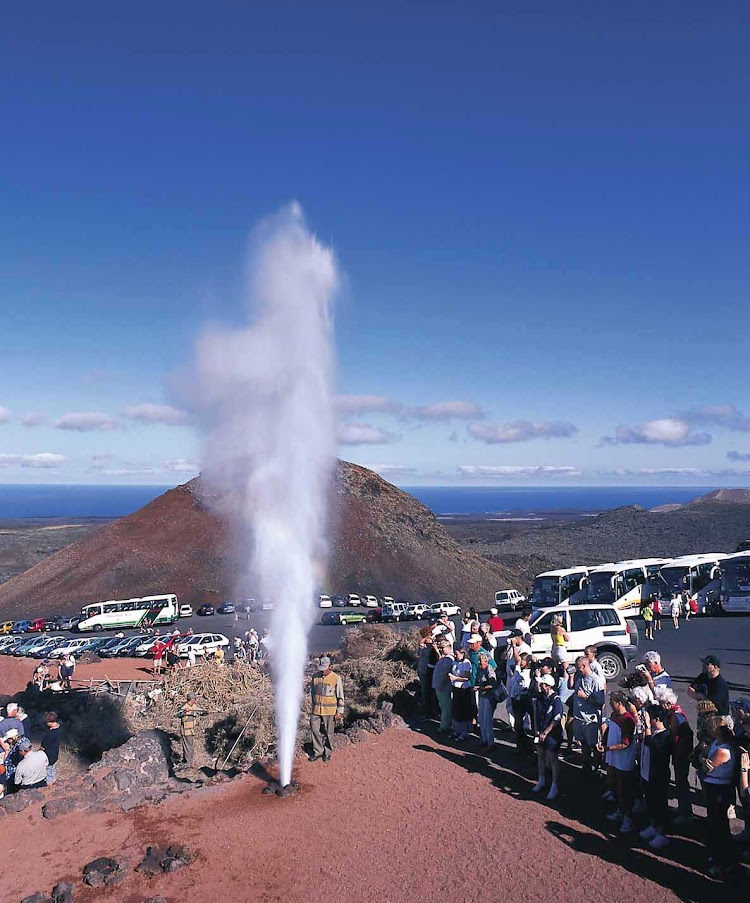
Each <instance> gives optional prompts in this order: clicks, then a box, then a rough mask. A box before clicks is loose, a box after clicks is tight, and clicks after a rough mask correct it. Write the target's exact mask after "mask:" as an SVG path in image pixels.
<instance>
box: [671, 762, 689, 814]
mask: <svg viewBox="0 0 750 903" xmlns="http://www.w3.org/2000/svg"><path fill="white" fill-rule="evenodd" d="M689 776H690V761H689V760H688V761H685V762H683V761H681V760H678V761H676V762H674V783H675V787H676V788H677V814H678V815H681V816H683V817H684V818H692V817H693V805H692V803H691V802H690V777H689Z"/></svg>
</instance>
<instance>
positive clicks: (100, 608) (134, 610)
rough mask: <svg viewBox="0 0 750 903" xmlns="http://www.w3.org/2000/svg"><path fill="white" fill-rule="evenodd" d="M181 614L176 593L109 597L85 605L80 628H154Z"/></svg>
mask: <svg viewBox="0 0 750 903" xmlns="http://www.w3.org/2000/svg"><path fill="white" fill-rule="evenodd" d="M179 615H180V607H179V604H178V602H177V596H175V595H173V594H171V593H170V594H166V595H163V596H144V597H143V598H142V599H124V600H122V601H116V600H107V601H104V602H95V603H94V604H93V605H84V606H83V608H82V609H81V620H80V621H79V622H78V627H77V630H80V631H88V630H95V631H97V632H98V631H100V630H114V629H119V628H122V627H140V628H143V627H154V626H156V625H159V624H174V623H175V621H176V620H177V619H178V617H179Z"/></svg>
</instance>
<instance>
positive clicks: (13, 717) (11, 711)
mask: <svg viewBox="0 0 750 903" xmlns="http://www.w3.org/2000/svg"><path fill="white" fill-rule="evenodd" d="M5 711H6V713H7V717H5V718H0V737H4V736H5V735H6V734H7V733H8V731H12V730H16V731H18V733H19V736H21V737H23V736H25V735H26V731H25V729H24V726H23V721H21V719H20V718H19V717H18V703H17V702H9V703H8V705H7V706H6V707H5Z"/></svg>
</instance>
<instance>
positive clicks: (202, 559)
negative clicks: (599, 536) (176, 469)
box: [0, 462, 512, 618]
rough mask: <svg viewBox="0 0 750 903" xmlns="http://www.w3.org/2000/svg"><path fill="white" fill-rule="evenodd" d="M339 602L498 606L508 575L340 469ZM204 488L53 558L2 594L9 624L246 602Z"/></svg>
mask: <svg viewBox="0 0 750 903" xmlns="http://www.w3.org/2000/svg"><path fill="white" fill-rule="evenodd" d="M334 490H335V491H334V494H333V498H334V505H333V506H332V507H333V509H334V522H335V526H334V528H333V530H332V533H333V535H332V539H331V543H330V546H331V554H330V562H329V575H328V579H327V581H326V584H325V589H326V590H327V591H328V592H331V593H338V592H341V593H344V592H364V593H374V594H376V595H385V594H388V595H393V596H403V597H405V598H408V599H414V600H416V599H420V598H424V599H429V600H433V601H436V600H439V599H443V598H448V599H454V600H455V601H457V602H460V603H464V604H466V605H470V604H474V603H476V602H477V601H484V602H487V601H489V600H490V599H491V598H492V597H493V594H494V591H495V590H496V589H498V588H499V587H501V586H503V585H506V584H508V582H509V580H510V581H511V583H512V578H511V576H510V575H509V574H508V572H507V571H506V569H505V568H503V567H501V566H499V565H498V564H496V563H494V562H491V561H488V560H487V559H485V558H482V557H480V556H479V555H477V554H475V553H474V552H473V551H468V550H466V549H464V548H461V547H460V546H459V545H458V543H456V542H455V540H453V539H452V538H451V536H450V535H449V534H448V533H447V532H446V530H445V529H444V528H443V527H442V526H441V525H440V524H439V523H438V522H437V520H436V518H435V516H434V515H433V513H432V512H431V511H430V510H429V509H428V508H426V507H425V506H424V505H422V504H421V503H420V502H418V501H417V500H416V499H415V498H413V497H412V496H410V495H408V494H407V493H405V492H403V491H401V490H400V489H397V488H396V487H395V486H392V485H391V484H390V483H387V482H386V481H385V480H383V479H382V478H381V477H380V476H378V475H377V474H375V473H373V472H372V471H370V470H367V469H366V468H364V467H358V466H356V465H354V464H349V463H346V462H340V463H339V466H338V470H337V474H336V479H335V486H334ZM220 501H221V500H220V499H215V498H214V497H213V496H212V494H211V493H210V491H209V490H207V489H206V487H205V486H203V484H202V483H201V480H200V478H196V479H195V480H191V481H190V482H189V483H186V484H184V485H182V486H178V487H176V488H175V489H171V490H169V491H168V492H166V493H164V494H163V495H161V496H159V498H157V499H155V500H154V501H153V502H151V503H150V504H148V505H146V506H145V507H144V508H141V509H140V510H139V511H136V512H135V513H134V514H131V515H129V516H128V517H123V518H121V519H120V520H117V521H114V522H112V523H110V524H107V525H106V526H104V527H102V528H101V529H99V530H96V531H95V532H94V533H92V534H91V535H90V536H88V537H86V538H85V539H83V540H82V541H81V542H77V543H75V544H73V545H70V546H68V547H66V548H64V549H62V550H61V551H59V552H57V553H55V554H54V555H51V556H50V557H48V558H45V559H44V560H43V561H41V562H40V563H39V564H37V565H35V566H34V567H32V568H30V569H29V570H27V571H25V572H24V573H22V574H19V575H18V576H16V577H14V578H12V579H11V580H8V581H7V582H6V583H4V584H2V585H0V615H2V617H4V618H12V617H18V616H21V615H22V614H23V615H25V614H30V613H35V614H42V615H43V614H47V613H49V614H53V613H60V614H70V613H75V612H78V611H79V610H80V608H81V606H82V605H84V604H86V603H88V602H96V601H98V600H100V599H107V598H128V597H133V596H142V595H148V594H152V593H160V592H176V593H177V595H178V596H179V597H180V599H181V600H183V601H186V602H192V603H202V602H204V601H209V602H216V601H224V600H226V599H232V598H236V597H237V592H238V588H237V587H236V586H235V584H234V576H233V575H234V573H235V571H236V569H235V568H234V567H233V562H234V561H235V560H236V555H237V549H236V548H234V547H233V544H232V537H231V534H230V532H229V531H228V530H227V527H226V525H225V524H224V523H223V522H222V521H221V520H220V519H219V517H218V516H217V514H216V508H217V505H216V504H215V503H216V502H218V503H220Z"/></svg>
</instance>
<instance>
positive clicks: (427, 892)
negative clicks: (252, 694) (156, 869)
mask: <svg viewBox="0 0 750 903" xmlns="http://www.w3.org/2000/svg"><path fill="white" fill-rule="evenodd" d="M510 755H511V756H512V754H510ZM296 775H297V777H298V779H299V781H300V783H301V788H302V789H301V792H300V793H299V795H298V796H296V797H292V798H289V799H285V800H279V799H277V798H276V797H273V796H263V795H262V794H261V789H262V787H263V786H264V783H263V781H262V780H261V779H259V778H257V777H254V776H246V777H242V778H238V779H236V780H235V781H234V782H232V783H231V784H228V785H223V786H221V787H216V788H212V789H209V790H204V791H201V792H198V793H195V794H191V795H190V796H189V797H183V798H179V799H175V800H170V801H168V802H165V803H163V804H161V805H158V806H146V807H142V808H140V809H138V810H135V811H134V812H131V813H128V814H123V813H109V814H83V815H72V816H64V817H61V818H58V819H55V820H53V821H46V820H44V819H43V818H42V817H41V815H40V814H39V812H38V808H37V807H35V809H34V812H33V814H31V815H29V814H28V813H27V812H22V813H20V814H19V815H15V816H5V817H4V818H3V819H2V824H3V840H4V842H3V844H2V845H0V876H1V877H0V889H1V890H2V893H3V897H4V898H5V899H8V900H20V899H21V898H22V897H23V896H24V895H25V894H28V893H30V892H32V891H34V890H37V889H45V890H47V891H48V890H49V888H51V886H52V885H53V883H54V882H55V881H56V880H60V879H68V880H72V881H76V882H78V881H80V876H81V870H82V867H83V865H84V864H85V863H86V862H88V861H89V860H91V859H93V858H94V857H96V856H100V855H126V856H127V857H128V858H130V860H131V861H132V862H133V863H134V864H135V863H136V862H137V861H138V860H139V858H140V857H142V856H143V851H144V849H145V847H146V846H147V845H149V844H153V843H160V842H161V843H168V842H176V841H180V842H185V843H187V844H188V845H189V846H190V847H191V848H192V849H193V850H194V851H195V852H196V854H197V857H198V858H197V861H196V862H195V863H194V864H192V865H191V866H189V867H188V868H186V869H185V870H184V871H182V872H180V873H177V874H174V875H163V876H159V877H157V878H155V879H154V880H153V881H151V882H150V883H149V882H148V881H147V880H146V879H145V878H142V877H141V876H140V875H136V874H131V875H130V876H129V877H128V879H127V880H126V882H125V883H124V884H123V885H122V886H121V887H120V888H117V889H115V890H112V891H110V890H107V891H106V894H105V892H103V891H101V890H91V889H81V890H80V893H78V892H77V895H76V900H78V901H84V903H85V901H94V900H99V899H104V897H105V896H107V898H108V899H109V900H115V901H122V903H140V901H142V900H143V899H144V898H146V897H148V896H150V895H153V894H157V893H159V894H163V895H164V896H165V897H166V898H167V900H168V901H170V903H172V901H174V903H177V901H186V900H187V901H206V900H210V901H220V900H236V901H263V903H268V901H320V900H334V901H350V900H351V901H358V903H364V901H371V900H372V901H375V900H377V901H401V900H418V899H430V898H436V897H437V895H438V892H440V893H441V894H442V893H444V894H445V898H446V899H448V900H459V901H463V900H466V901H472V903H473V901H478V900H484V901H493V900H498V899H500V898H504V897H505V896H506V895H508V896H509V897H511V898H512V899H513V900H514V901H519V900H520V901H523V900H543V899H549V898H550V897H554V898H556V899H560V900H563V901H568V900H583V899H586V900H598V899H608V900H611V901H624V900H628V901H633V900H637V901H639V903H651V901H654V903H655V901H672V900H678V899H681V898H682V899H688V898H689V899H691V900H696V899H704V898H705V899H708V898H709V897H710V895H711V893H713V894H714V896H715V895H716V893H717V892H718V887H717V885H715V884H713V883H711V882H708V881H707V880H706V879H705V878H703V877H702V876H701V875H700V874H698V873H697V872H694V871H693V870H692V868H691V866H689V865H686V864H685V863H686V862H690V861H691V860H692V862H693V863H694V864H696V865H699V864H700V862H702V859H703V856H702V850H701V848H700V847H699V846H698V845H697V844H696V842H695V841H692V840H678V841H677V842H676V843H675V844H674V848H673V849H671V850H670V851H669V852H670V858H672V859H673V858H676V859H677V862H674V861H670V859H666V858H659V857H657V856H655V855H653V854H651V853H650V852H649V851H647V850H644V849H643V848H633V849H630V848H629V845H628V844H627V843H626V842H624V841H621V840H620V839H619V838H613V839H610V838H609V837H607V835H606V834H604V833H602V830H605V829H603V825H604V819H603V810H602V812H601V814H600V815H599V814H598V815H597V818H598V819H599V821H600V822H601V824H600V825H598V826H596V827H594V828H592V827H588V826H587V825H586V824H584V823H582V822H580V821H578V820H576V818H572V817H571V814H570V813H571V811H574V810H575V809H576V808H578V809H580V808H581V805H582V800H581V799H575V798H572V797H573V796H575V794H573V793H572V792H571V790H572V788H569V789H568V794H566V795H565V796H564V797H562V798H561V799H560V800H559V801H558V803H559V805H554V806H553V805H547V804H545V803H544V802H541V803H540V802H537V801H536V800H532V799H530V798H529V797H530V794H529V788H530V786H531V781H529V780H525V779H523V778H519V777H518V776H517V775H516V774H515V773H514V772H512V771H509V770H506V769H504V768H502V767H496V766H491V765H489V764H488V763H487V760H484V759H481V758H479V757H478V756H474V755H472V754H471V753H468V752H458V751H454V750H452V749H450V748H447V747H443V746H441V745H439V744H437V743H436V742H435V741H433V740H431V739H429V738H427V737H425V736H424V735H421V734H419V733H417V732H413V731H411V730H391V731H389V732H387V733H386V734H384V735H381V736H378V737H371V738H368V740H367V741H366V742H364V743H361V744H359V745H357V746H351V747H348V748H347V749H346V750H344V751H343V752H339V753H337V754H336V755H335V756H334V758H333V761H332V762H331V763H330V764H329V765H325V764H323V763H320V762H317V763H315V764H310V763H308V762H307V761H304V762H301V763H299V765H298V769H297V772H296ZM595 808H596V811H597V813H598V812H599V808H600V807H599V804H598V802H597V805H596V807H595ZM600 829H601V830H600ZM657 882H658V883H657ZM660 885H664V886H660ZM670 886H671V887H672V888H674V890H670V889H667V888H668V887H670ZM674 891H677V893H675V892H674ZM687 894H689V896H686V895H687Z"/></svg>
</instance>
